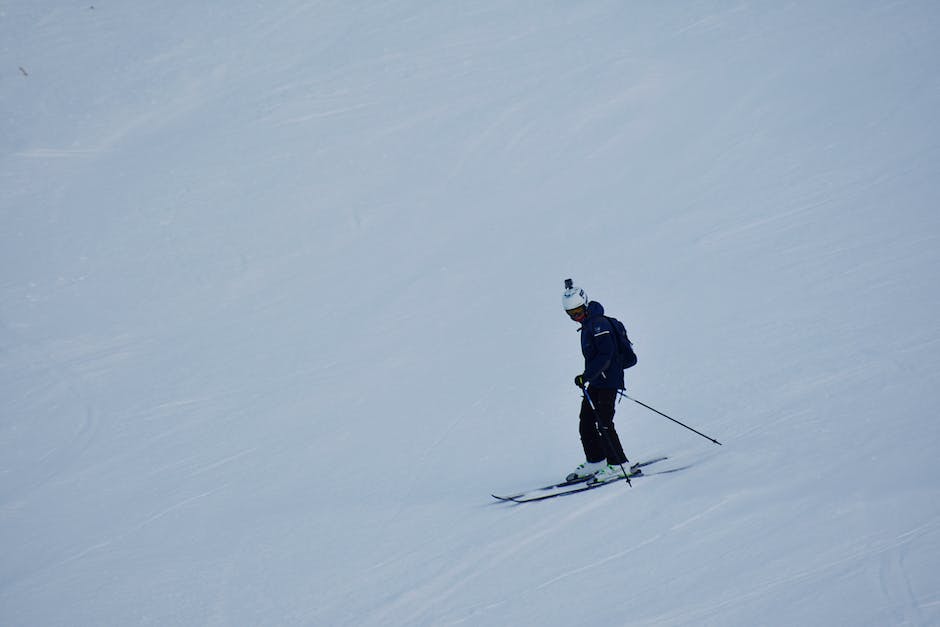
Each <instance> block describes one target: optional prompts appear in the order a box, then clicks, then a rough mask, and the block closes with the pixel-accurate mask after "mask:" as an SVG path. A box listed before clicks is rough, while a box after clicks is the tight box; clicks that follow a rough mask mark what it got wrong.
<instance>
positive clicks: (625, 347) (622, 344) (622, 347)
mask: <svg viewBox="0 0 940 627" xmlns="http://www.w3.org/2000/svg"><path fill="white" fill-rule="evenodd" d="M604 317H605V318H607V321H608V322H610V326H611V328H613V330H614V336H615V337H616V338H617V352H618V353H620V363H621V366H623V369H624V370H626V369H627V368H632V367H633V366H635V365H636V353H634V352H633V342H631V341H630V338H629V337H627V327H625V326H623V323H622V322H620V321H619V320H617V319H616V318H611V317H610V316H604Z"/></svg>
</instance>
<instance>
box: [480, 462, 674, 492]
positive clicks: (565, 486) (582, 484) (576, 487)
mask: <svg viewBox="0 0 940 627" xmlns="http://www.w3.org/2000/svg"><path fill="white" fill-rule="evenodd" d="M666 459H669V458H668V457H656V458H654V459H648V460H646V461H642V462H639V463H637V464H632V465H631V466H630V476H629V478H630V479H633V478H634V477H642V476H643V470H642V469H643V468H645V467H647V466H649V465H651V464H655V463H657V462H661V461H665V460H666ZM590 479H591V477H583V478H581V479H576V480H574V481H563V482H561V483H555V484H552V485H547V486H545V487H542V488H535V489H532V490H525V491H523V492H519V493H517V494H510V495H507V496H499V495H496V494H492V495H490V496H492V497H493V498H494V499H497V500H499V501H505V502H510V503H531V502H532V501H544V500H545V499H551V498H555V497H556V496H563V495H566V494H575V493H576V492H585V491H587V490H593V489H594V488H599V487H601V486H603V485H607V484H608V483H616V482H618V481H621V480H625V478H624V477H615V478H613V479H610V480H608V481H604V482H589V480H590Z"/></svg>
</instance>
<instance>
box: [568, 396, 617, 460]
mask: <svg viewBox="0 0 940 627" xmlns="http://www.w3.org/2000/svg"><path fill="white" fill-rule="evenodd" d="M588 394H590V395H591V400H592V401H594V407H595V408H596V409H597V413H595V412H594V409H591V405H590V404H588V401H587V398H586V397H585V398H584V399H583V400H582V401H581V415H580V420H581V422H580V425H579V431H580V433H581V445H582V446H583V447H584V457H585V459H586V460H587V461H589V462H599V461H603V460H604V459H606V460H607V463H608V464H613V465H615V466H619V465H620V464H623V463H626V461H627V456H626V454H624V452H623V446H621V444H620V438H619V437H618V436H617V431H616V429H614V406H615V403H616V401H617V390H607V389H600V388H593V387H592V388H589V389H588Z"/></svg>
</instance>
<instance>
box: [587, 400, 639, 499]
mask: <svg viewBox="0 0 940 627" xmlns="http://www.w3.org/2000/svg"><path fill="white" fill-rule="evenodd" d="M581 391H582V392H584V400H586V401H587V402H588V405H590V406H591V411H593V412H594V419H595V420H594V421H595V423H596V424H597V430H598V431H600V432H601V434H602V435H603V436H604V439H605V440H606V441H607V448H608V449H609V450H611V451H613V450H614V442H613V440H611V439H610V433H609V432H608V430H607V427H604V426H603V425H601V415H600V414H599V413H597V408H596V407H594V401H592V400H591V395H590V394H588V391H587V387H583V388H581ZM626 461H627V463H628V464H629V463H630V460H629V459H628V460H626ZM620 470H622V471H623V476H624V479H626V480H627V485H628V486H630V487H631V488H632V487H633V482H632V481H630V473H629V472H628V471H627V469H626V468H624V467H623V463H621V464H620Z"/></svg>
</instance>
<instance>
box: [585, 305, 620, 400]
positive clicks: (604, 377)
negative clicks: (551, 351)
mask: <svg viewBox="0 0 940 627" xmlns="http://www.w3.org/2000/svg"><path fill="white" fill-rule="evenodd" d="M581 353H582V354H583V355H584V380H585V381H586V382H588V383H590V384H591V385H592V386H593V387H596V388H607V389H614V390H622V389H624V384H623V368H621V365H620V358H619V356H618V355H617V338H616V337H614V330H613V328H612V327H611V326H610V322H608V320H607V318H605V317H604V307H603V305H601V304H600V303H598V302H596V301H593V300H592V301H591V302H590V303H588V307H587V318H585V320H584V322H582V323H581Z"/></svg>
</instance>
